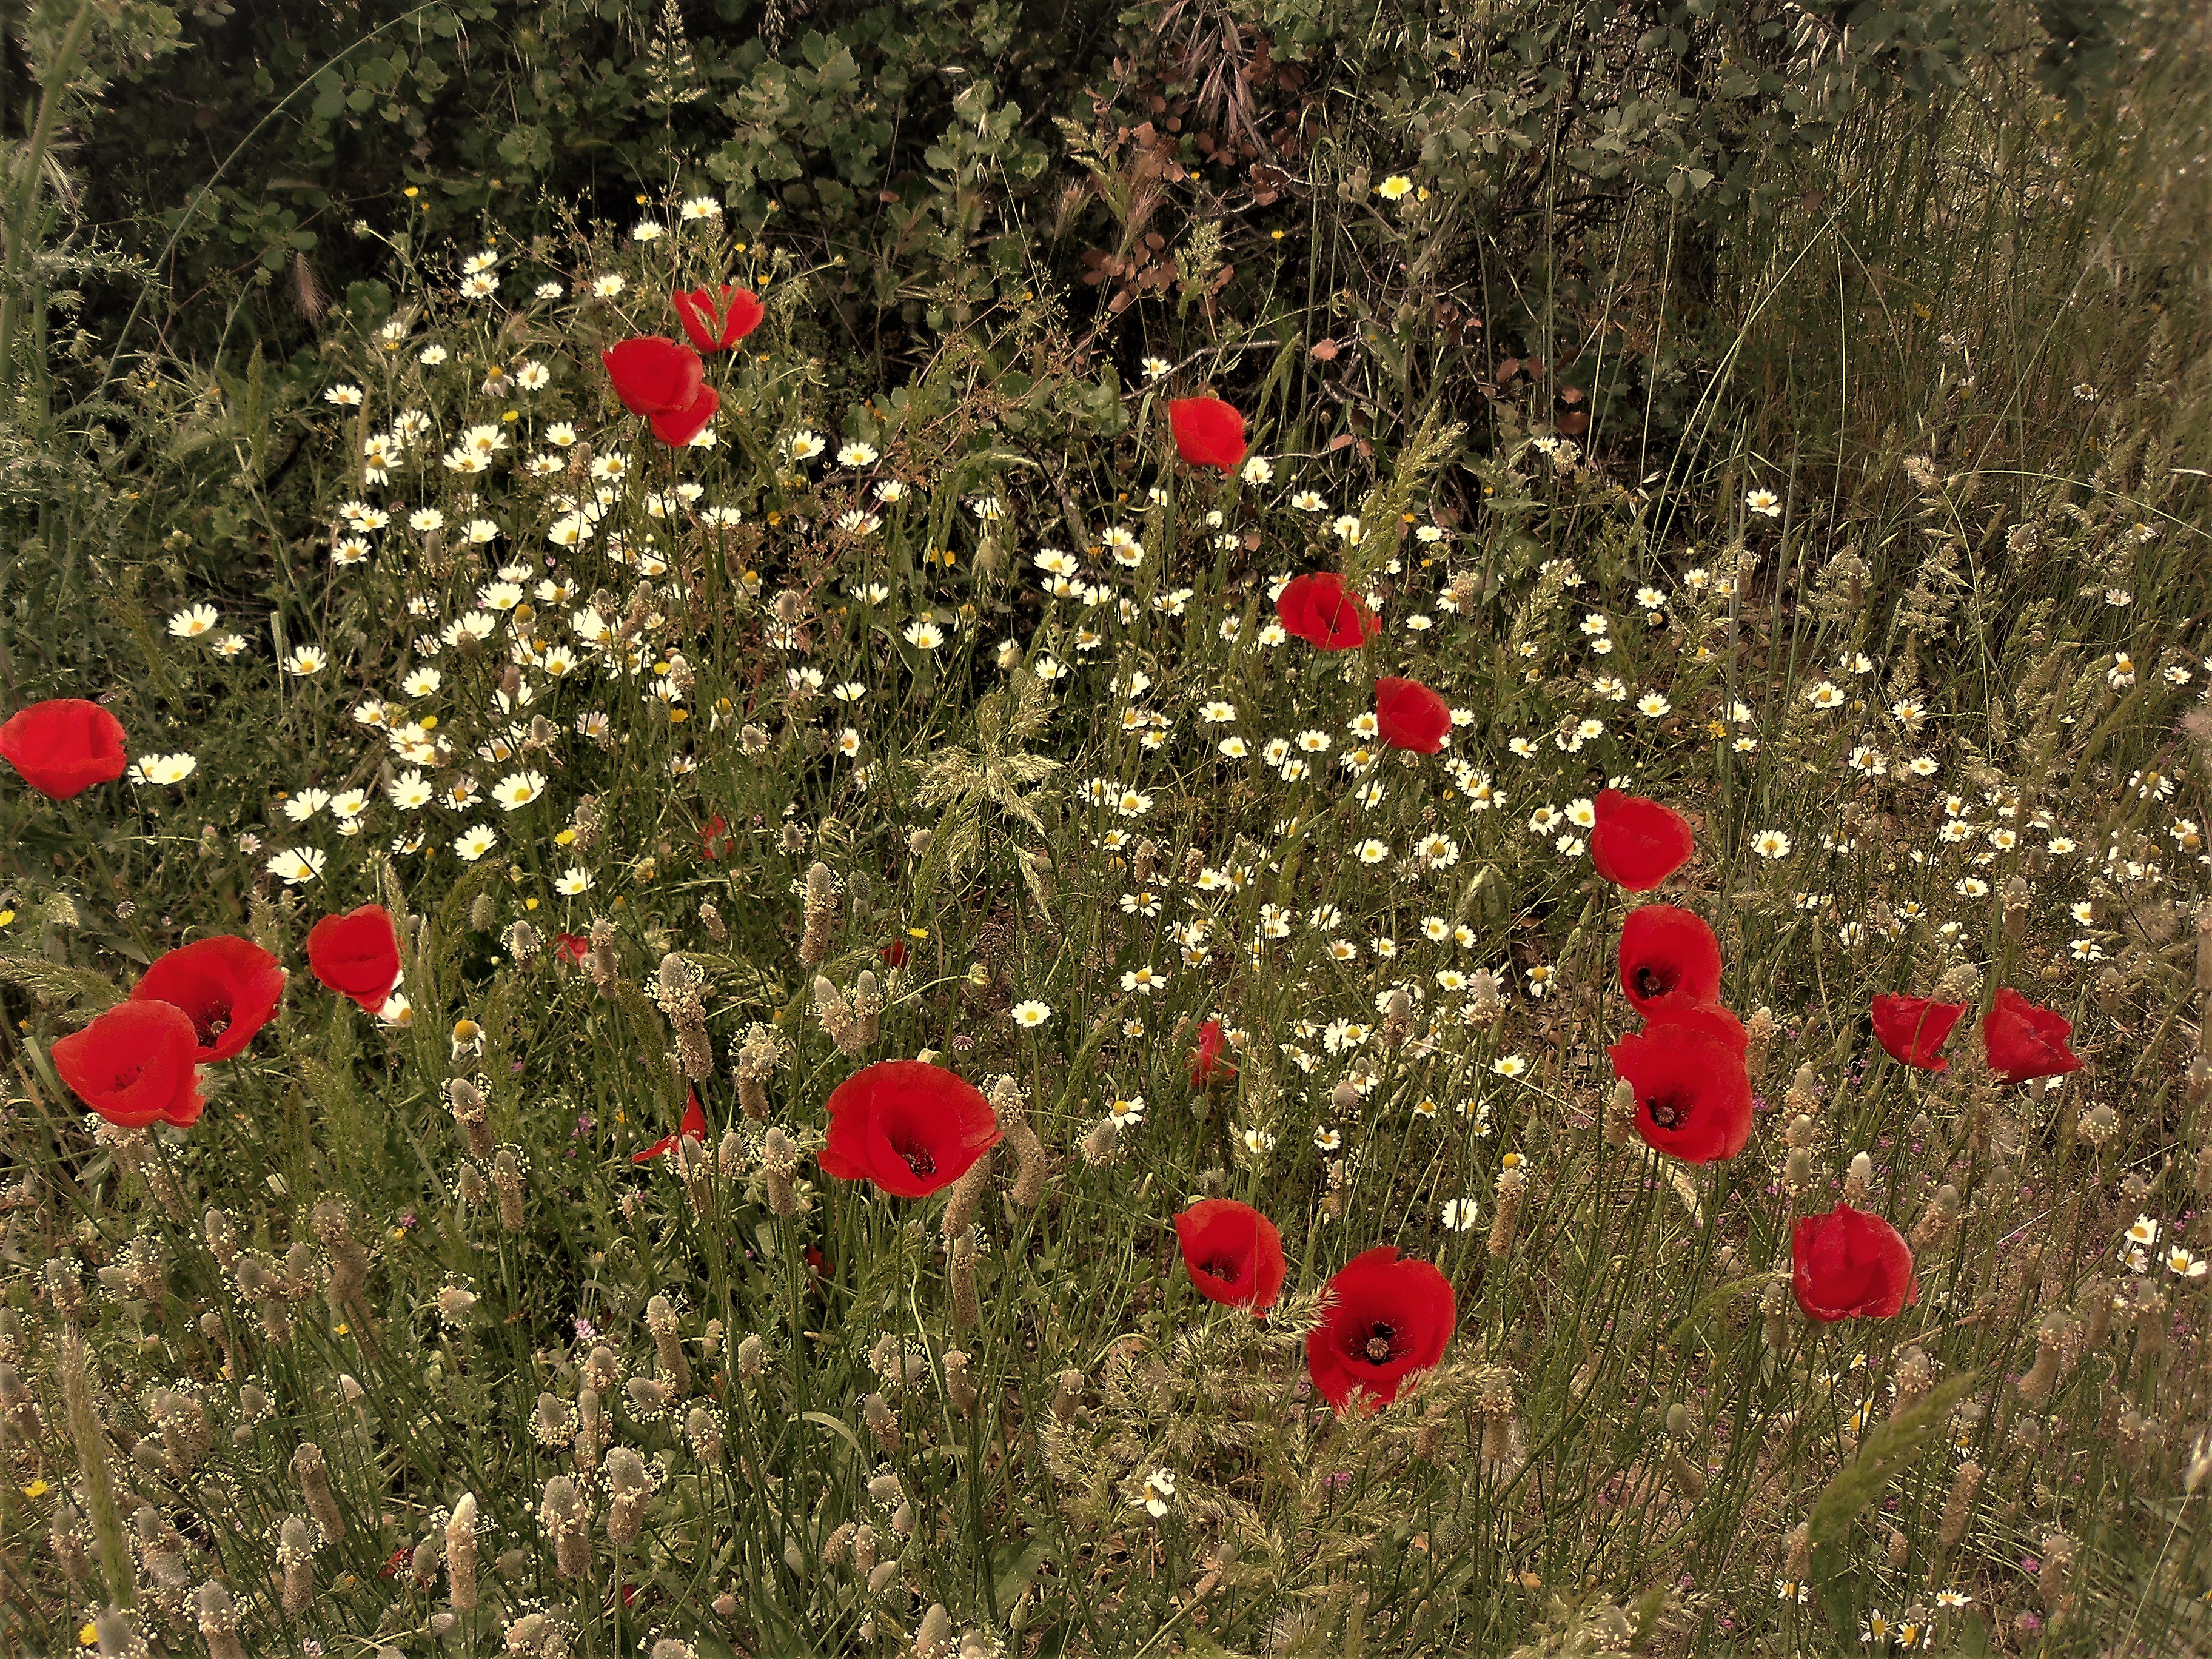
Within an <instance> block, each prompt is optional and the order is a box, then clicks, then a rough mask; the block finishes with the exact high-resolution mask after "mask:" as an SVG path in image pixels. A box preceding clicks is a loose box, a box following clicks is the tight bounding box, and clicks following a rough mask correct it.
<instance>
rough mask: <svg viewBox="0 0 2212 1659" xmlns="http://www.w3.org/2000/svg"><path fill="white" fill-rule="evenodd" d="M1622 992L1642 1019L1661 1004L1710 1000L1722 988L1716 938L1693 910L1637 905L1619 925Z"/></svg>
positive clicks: (1681, 1003)
mask: <svg viewBox="0 0 2212 1659" xmlns="http://www.w3.org/2000/svg"><path fill="white" fill-rule="evenodd" d="M1620 990H1621V994H1622V995H1624V996H1626V998H1627V999H1628V1000H1629V1001H1630V1003H1631V1004H1632V1005H1633V1006H1634V1007H1635V1009H1636V1012H1638V1013H1639V1014H1641V1015H1643V1016H1644V1018H1646V1019H1650V1018H1654V1017H1655V1016H1656V1011H1657V1010H1658V1009H1660V1008H1662V1007H1664V1006H1677V1007H1679V1006H1684V1005H1688V1006H1692V1007H1694V1006H1696V1005H1698V1004H1699V1003H1701V1002H1711V1001H1712V1000H1713V999H1714V998H1716V997H1717V996H1718V995H1720V992H1721V945H1720V941H1719V940H1718V939H1715V938H1714V937H1713V930H1712V929H1711V928H1710V927H1706V926H1705V918H1704V917H1703V916H1700V915H1697V914H1696V913H1694V912H1693V911H1689V910H1685V909H1683V908H1680V906H1678V905H1673V904H1645V905H1641V906H1638V908H1636V909H1633V910H1631V911H1630V912H1629V913H1628V920H1627V921H1625V922H1623V923H1622V924H1621V927H1620Z"/></svg>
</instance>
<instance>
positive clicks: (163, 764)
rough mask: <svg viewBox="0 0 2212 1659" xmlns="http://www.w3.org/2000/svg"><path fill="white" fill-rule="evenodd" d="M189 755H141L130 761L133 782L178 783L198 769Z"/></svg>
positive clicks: (197, 765) (195, 761) (196, 762)
mask: <svg viewBox="0 0 2212 1659" xmlns="http://www.w3.org/2000/svg"><path fill="white" fill-rule="evenodd" d="M199 764H200V763H199V762H198V761H197V760H195V759H194V758H193V757H191V756H190V755H183V754H177V755H143V756H141V757H139V758H138V759H137V760H135V761H133V762H132V763H131V782H133V783H158V784H178V783H182V782H183V781H185V779H186V778H188V777H190V776H191V775H192V774H193V773H194V772H196V771H197V770H198V769H199Z"/></svg>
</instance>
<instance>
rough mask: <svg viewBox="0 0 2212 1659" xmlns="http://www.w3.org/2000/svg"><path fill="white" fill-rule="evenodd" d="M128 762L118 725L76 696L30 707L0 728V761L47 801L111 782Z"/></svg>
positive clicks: (119, 724) (120, 725)
mask: <svg viewBox="0 0 2212 1659" xmlns="http://www.w3.org/2000/svg"><path fill="white" fill-rule="evenodd" d="M130 758H131V757H129V756H128V755H125V753H124V752H123V722H122V721H120V720H117V719H116V718H115V716H114V715H112V714H109V713H108V712H107V711H106V709H105V708H101V707H100V705H99V704H98V703H96V702H86V701H85V700H84V699H83V698H82V697H57V698H55V699H54V700H53V701H52V702H34V703H33V704H32V705H31V706H30V707H29V708H21V709H18V710H16V712H15V714H11V715H9V718H8V722H7V724H6V725H4V726H0V759H4V760H5V761H6V762H7V763H8V764H9V765H10V766H12V767H14V768H15V769H16V771H18V772H20V773H21V774H22V777H23V781H24V782H26V783H27V784H29V785H30V786H31V787H32V788H33V789H35V790H37V791H38V792H39V793H40V794H42V795H45V796H46V797H48V798H49V799H53V800H67V799H70V797H71V796H73V795H81V794H82V793H84V792H85V791H86V790H88V789H89V788H91V787H93V785H94V784H95V783H112V782H114V781H116V779H118V778H119V777H121V776H122V775H123V769H124V768H125V766H127V765H128V764H129V763H130Z"/></svg>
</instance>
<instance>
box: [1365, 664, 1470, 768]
mask: <svg viewBox="0 0 2212 1659" xmlns="http://www.w3.org/2000/svg"><path fill="white" fill-rule="evenodd" d="M1451 723H1452V722H1451V708H1450V705H1449V704H1448V703H1446V702H1444V700H1443V698H1442V697H1440V696H1437V694H1436V693H1435V692H1433V691H1431V690H1429V688H1428V687H1427V686H1425V685H1423V684H1421V683H1420V682H1419V680H1394V679H1379V680H1377V681H1376V682H1375V724H1376V727H1377V729H1378V731H1379V732H1380V734H1381V736H1382V738H1383V742H1385V743H1387V744H1389V745H1390V746H1391V747H1392V748H1393V749H1410V750H1413V752H1414V753H1415V754H1418V755H1433V754H1435V753H1436V752H1437V750H1439V749H1442V748H1443V746H1444V736H1445V734H1446V733H1447V732H1449V731H1450V730H1451Z"/></svg>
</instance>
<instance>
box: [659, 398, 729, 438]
mask: <svg viewBox="0 0 2212 1659" xmlns="http://www.w3.org/2000/svg"><path fill="white" fill-rule="evenodd" d="M721 406H722V394H721V393H720V392H717V391H715V390H714V387H712V386H701V387H700V388H699V395H698V396H697V397H696V398H693V399H692V400H691V401H690V404H687V405H686V406H685V407H684V408H682V409H671V410H664V411H662V412H661V413H660V414H658V415H656V416H653V436H654V437H656V438H658V439H659V440H660V441H661V442H663V443H665V444H666V445H667V446H668V447H670V448H671V449H681V448H682V447H684V445H685V444H688V443H690V441H692V439H694V438H696V437H697V436H698V435H699V429H700V428H702V427H703V426H705V425H706V424H707V422H709V421H711V420H713V419H714V411H715V410H718V409H720V407H721Z"/></svg>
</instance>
